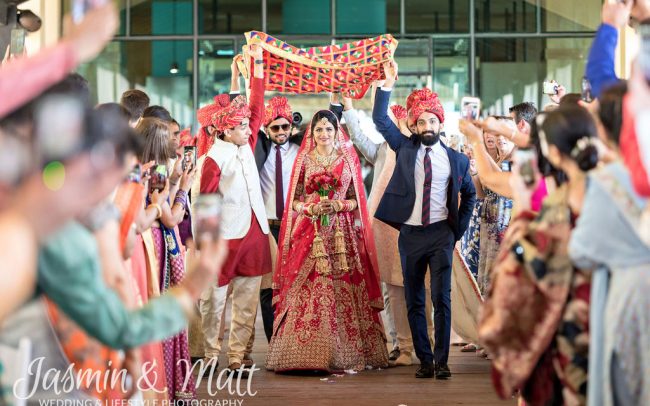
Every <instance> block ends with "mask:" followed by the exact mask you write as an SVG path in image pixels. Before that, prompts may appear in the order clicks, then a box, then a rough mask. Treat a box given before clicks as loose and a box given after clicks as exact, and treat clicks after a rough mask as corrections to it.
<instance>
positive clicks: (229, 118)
mask: <svg viewBox="0 0 650 406" xmlns="http://www.w3.org/2000/svg"><path fill="white" fill-rule="evenodd" d="M250 116H251V109H250V107H248V103H246V99H244V96H241V95H240V96H237V97H236V98H235V100H233V101H232V102H230V104H229V105H228V106H227V107H224V108H222V109H221V110H220V111H219V112H218V113H216V114H214V115H213V116H212V125H214V126H215V127H217V131H218V132H220V133H223V132H224V131H225V130H227V129H228V128H234V127H236V126H238V125H239V124H240V123H241V122H242V120H244V119H245V118H249V117H250Z"/></svg>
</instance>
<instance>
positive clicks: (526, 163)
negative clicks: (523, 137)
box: [514, 149, 537, 188]
mask: <svg viewBox="0 0 650 406" xmlns="http://www.w3.org/2000/svg"><path fill="white" fill-rule="evenodd" d="M514 159H515V162H517V165H518V166H519V175H520V176H521V177H522V179H523V180H524V183H525V184H526V186H527V187H529V188H530V187H533V186H535V182H536V180H537V179H536V176H535V174H536V173H537V154H536V153H535V151H534V150H532V149H518V150H517V151H515V156H514Z"/></svg>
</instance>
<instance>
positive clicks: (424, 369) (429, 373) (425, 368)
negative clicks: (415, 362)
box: [415, 364, 434, 378]
mask: <svg viewBox="0 0 650 406" xmlns="http://www.w3.org/2000/svg"><path fill="white" fill-rule="evenodd" d="M433 374H434V370H433V364H420V368H418V370H417V371H415V377H416V378H433Z"/></svg>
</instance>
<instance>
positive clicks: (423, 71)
mask: <svg viewBox="0 0 650 406" xmlns="http://www.w3.org/2000/svg"><path fill="white" fill-rule="evenodd" d="M429 48H430V47H429V39H428V38H422V39H402V40H400V41H399V45H398V46H397V49H396V50H395V61H397V64H398V65H399V80H398V81H397V82H396V83H395V89H394V91H393V95H392V97H391V102H395V103H398V104H401V105H403V106H405V105H406V98H407V97H408V95H409V94H410V93H411V91H412V90H413V89H417V88H421V87H424V86H429V87H431V85H432V83H431V63H430V59H431V58H430V57H429V52H430V49H429Z"/></svg>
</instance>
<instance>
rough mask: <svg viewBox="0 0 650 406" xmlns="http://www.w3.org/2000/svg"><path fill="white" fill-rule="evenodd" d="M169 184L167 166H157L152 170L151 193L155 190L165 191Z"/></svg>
mask: <svg viewBox="0 0 650 406" xmlns="http://www.w3.org/2000/svg"><path fill="white" fill-rule="evenodd" d="M166 183H167V166H165V165H156V166H155V167H154V168H152V169H151V178H149V193H151V192H153V191H154V190H163V189H164V188H165V185H166Z"/></svg>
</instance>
